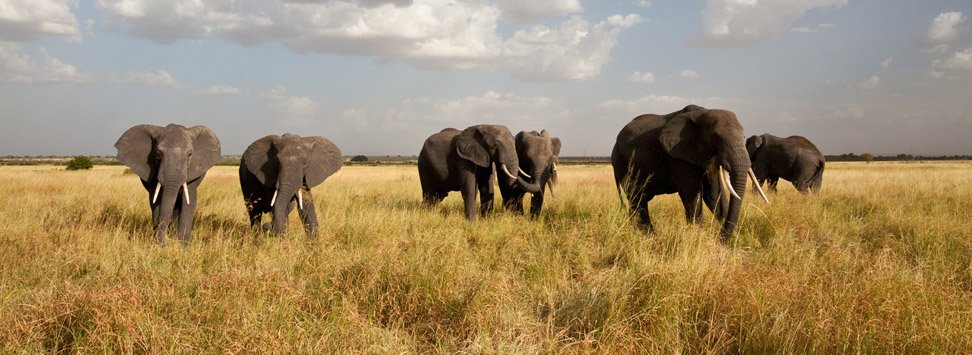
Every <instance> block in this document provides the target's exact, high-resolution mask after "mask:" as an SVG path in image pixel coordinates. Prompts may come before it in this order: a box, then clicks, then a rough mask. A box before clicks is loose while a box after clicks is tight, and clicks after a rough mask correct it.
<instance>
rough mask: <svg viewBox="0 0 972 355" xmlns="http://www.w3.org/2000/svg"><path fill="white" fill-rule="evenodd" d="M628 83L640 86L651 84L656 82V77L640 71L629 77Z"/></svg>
mask: <svg viewBox="0 0 972 355" xmlns="http://www.w3.org/2000/svg"><path fill="white" fill-rule="evenodd" d="M627 81H628V82H629V83H639V84H651V83H654V82H655V75H654V74H652V73H651V72H644V73H642V72H641V71H640V70H639V71H635V72H634V73H631V75H628V79H627Z"/></svg>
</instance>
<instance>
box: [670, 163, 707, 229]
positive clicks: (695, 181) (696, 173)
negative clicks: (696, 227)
mask: <svg viewBox="0 0 972 355" xmlns="http://www.w3.org/2000/svg"><path fill="white" fill-rule="evenodd" d="M671 169H672V170H671V174H672V179H673V180H674V181H675V188H676V189H678V197H679V199H681V200H682V206H683V207H685V221H686V223H701V222H702V219H701V214H699V213H697V212H698V210H699V194H700V193H701V192H702V180H703V178H704V177H705V176H706V175H705V172H704V171H703V170H702V168H700V167H696V166H694V165H690V164H681V163H672V165H671Z"/></svg>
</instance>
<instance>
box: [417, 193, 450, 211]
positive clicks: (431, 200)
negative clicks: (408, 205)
mask: <svg viewBox="0 0 972 355" xmlns="http://www.w3.org/2000/svg"><path fill="white" fill-rule="evenodd" d="M447 195H448V192H441V191H427V192H426V191H423V192H422V202H423V203H424V204H425V206H426V207H434V206H435V205H438V204H439V202H442V200H444V199H445V198H446V196H447Z"/></svg>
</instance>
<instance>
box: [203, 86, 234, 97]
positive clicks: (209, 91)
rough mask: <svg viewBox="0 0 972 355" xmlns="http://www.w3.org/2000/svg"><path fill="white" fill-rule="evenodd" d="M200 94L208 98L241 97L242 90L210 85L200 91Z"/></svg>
mask: <svg viewBox="0 0 972 355" xmlns="http://www.w3.org/2000/svg"><path fill="white" fill-rule="evenodd" d="M202 94H203V95H210V96H226V95H242V94H243V90H240V88H238V87H235V86H230V85H210V86H209V87H207V88H206V89H205V90H203V91H202Z"/></svg>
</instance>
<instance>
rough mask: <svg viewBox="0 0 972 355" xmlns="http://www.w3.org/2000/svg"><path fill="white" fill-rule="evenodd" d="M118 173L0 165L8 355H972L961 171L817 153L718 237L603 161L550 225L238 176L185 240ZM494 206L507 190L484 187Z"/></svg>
mask: <svg viewBox="0 0 972 355" xmlns="http://www.w3.org/2000/svg"><path fill="white" fill-rule="evenodd" d="M123 171H124V168H122V167H98V168H96V169H94V170H92V171H83V172H67V171H63V170H61V169H59V168H58V167H2V168H0V177H2V182H3V183H2V184H0V261H2V262H0V324H2V325H3V326H2V327H0V352H3V353H9V352H40V351H84V352H117V351H130V352H152V353H158V352H215V351H228V352H241V351H253V352H285V351H286V352H334V351H342V352H343V351H356V352H378V353H384V352H396V353H397V352H504V353H506V352H531V353H532V352H588V351H598V352H608V353H619V352H620V353H630V352H650V353H671V352H729V351H732V352H760V353H763V352H801V353H804V352H816V353H819V352H868V353H871V352H909V353H914V352H922V353H924V352H934V353H954V352H961V351H968V350H970V349H972V308H970V307H969V304H970V301H972V238H970V236H972V235H970V234H972V233H970V229H972V212H970V211H972V186H970V184H969V183H968V182H969V176H970V174H972V163H966V162H960V163H930V164H896V163H873V164H859V163H835V164H829V165H828V170H827V173H826V176H825V180H824V187H823V191H822V193H820V194H819V195H816V196H803V195H800V194H798V193H797V192H796V191H795V190H794V189H793V188H792V186H791V185H789V184H785V186H784V184H782V183H781V184H780V192H779V193H778V194H775V195H770V199H771V202H772V203H771V204H769V205H767V204H764V203H762V202H760V201H758V200H757V199H754V198H752V196H753V194H749V195H748V196H749V197H747V202H746V206H745V207H744V209H743V213H742V217H741V222H740V227H739V228H737V231H738V232H737V235H736V237H735V238H734V239H733V240H732V242H731V244H729V245H725V244H722V243H720V242H719V241H718V240H719V238H718V228H719V224H718V223H714V222H713V221H712V220H711V214H707V219H708V222H707V223H706V225H704V226H694V225H686V223H685V221H684V213H683V212H682V208H681V205H680V203H679V202H678V200H677V198H676V197H675V196H674V195H670V196H662V197H658V198H656V199H655V200H653V201H652V203H651V213H652V219H653V221H654V222H655V226H656V229H657V231H656V233H655V234H652V235H647V234H645V233H644V232H642V231H641V230H640V229H639V228H638V227H637V226H635V225H633V224H632V221H633V220H632V219H631V218H629V216H628V215H627V213H626V212H625V211H622V210H620V209H619V208H618V206H619V203H618V200H617V194H616V192H615V188H614V186H613V185H612V184H613V178H612V176H611V172H610V167H609V166H606V165H599V166H563V167H561V168H560V171H559V173H560V181H561V183H560V184H559V185H558V186H557V195H556V198H553V199H549V197H548V199H549V200H550V201H548V203H547V206H546V208H545V210H544V213H543V217H542V218H540V219H539V220H530V219H529V218H528V217H524V216H518V215H512V214H509V213H506V212H502V211H501V208H500V209H499V210H500V211H497V212H496V213H494V214H493V215H491V216H489V217H487V218H485V219H481V220H480V221H478V222H477V223H475V224H469V223H467V222H466V221H465V220H464V219H463V217H462V212H461V210H462V207H461V198H460V197H459V196H458V193H454V194H452V195H450V197H449V198H447V199H446V200H445V201H444V203H443V204H442V205H441V206H439V207H437V208H435V209H425V208H423V207H422V206H421V204H420V201H421V198H420V191H419V183H418V178H417V173H416V169H415V168H414V167H407V166H394V167H371V166H352V167H345V168H344V169H342V170H341V171H340V172H339V173H338V174H336V175H334V176H332V177H331V178H329V179H328V180H327V181H326V182H325V183H324V184H323V185H321V186H319V187H317V188H315V189H314V191H313V193H314V197H315V204H316V205H317V208H318V211H319V218H320V221H321V227H320V238H319V239H318V240H316V241H309V240H308V239H307V238H306V236H305V235H303V230H302V228H301V227H300V224H299V223H298V220H297V218H296V213H295V214H294V216H291V220H290V222H291V223H290V233H289V234H288V235H285V236H268V235H264V234H262V233H259V232H254V231H251V230H250V229H249V228H248V225H247V222H246V217H245V212H244V209H243V199H242V197H241V194H240V191H239V183H238V180H237V176H236V169H235V168H231V167H216V168H214V169H213V170H211V171H210V173H209V174H208V176H207V177H206V180H205V181H204V182H203V184H202V186H201V187H200V190H199V191H200V197H199V200H198V204H199V209H198V211H197V215H196V225H195V228H194V230H193V240H192V242H191V243H190V245H189V246H188V247H182V246H180V245H179V243H169V244H168V245H167V246H165V247H160V246H158V245H157V244H156V243H155V240H154V238H153V237H152V233H151V228H150V226H149V220H150V213H149V210H148V206H147V199H148V197H147V193H146V192H145V191H144V189H143V188H142V187H141V185H140V184H139V183H138V181H137V180H138V179H137V178H136V177H135V176H134V175H131V174H123ZM497 207H499V203H497Z"/></svg>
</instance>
